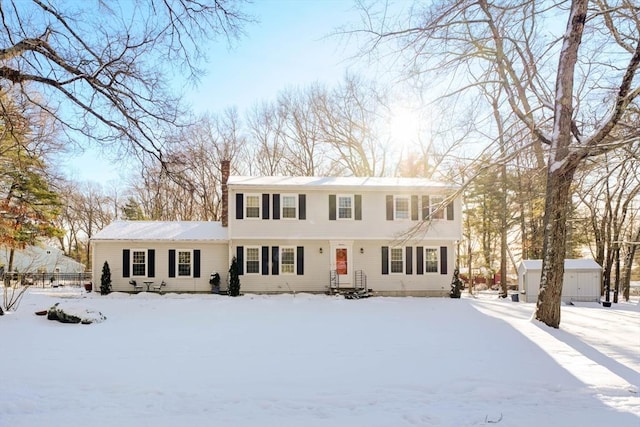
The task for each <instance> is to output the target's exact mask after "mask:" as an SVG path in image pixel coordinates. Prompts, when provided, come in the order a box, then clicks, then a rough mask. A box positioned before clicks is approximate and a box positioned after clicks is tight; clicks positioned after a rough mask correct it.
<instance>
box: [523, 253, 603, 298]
mask: <svg viewBox="0 0 640 427" xmlns="http://www.w3.org/2000/svg"><path fill="white" fill-rule="evenodd" d="M541 275H542V260H539V259H536V260H523V261H521V262H520V265H519V266H518V288H519V290H520V294H521V297H522V299H523V301H525V302H536V301H537V300H538V293H539V290H540V278H541ZM601 280H602V267H600V265H599V264H598V263H597V262H595V261H594V260H592V259H566V260H565V261H564V278H563V284H562V301H563V302H570V301H598V300H599V299H600V282H601Z"/></svg>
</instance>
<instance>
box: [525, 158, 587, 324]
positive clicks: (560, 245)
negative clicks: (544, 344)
mask: <svg viewBox="0 0 640 427" xmlns="http://www.w3.org/2000/svg"><path fill="white" fill-rule="evenodd" d="M576 167H577V164H573V165H567V166H565V167H564V168H558V169H556V170H553V171H552V170H550V172H549V176H548V178H547V199H546V208H545V213H544V223H545V233H544V242H543V248H542V253H543V254H544V257H543V258H542V277H541V279H540V293H539V295H538V302H537V305H536V313H535V318H536V319H537V320H540V321H541V322H544V323H545V324H547V325H548V326H551V327H553V328H558V327H559V326H560V303H561V297H562V282H563V278H564V259H565V254H566V240H567V234H566V232H567V213H568V212H569V209H568V207H569V206H570V204H571V183H572V181H573V175H574V173H575V171H576Z"/></svg>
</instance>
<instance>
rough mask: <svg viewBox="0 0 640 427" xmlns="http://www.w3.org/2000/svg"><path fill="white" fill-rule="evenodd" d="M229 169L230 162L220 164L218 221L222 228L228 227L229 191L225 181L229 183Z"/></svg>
mask: <svg viewBox="0 0 640 427" xmlns="http://www.w3.org/2000/svg"><path fill="white" fill-rule="evenodd" d="M230 168H231V162H230V161H229V160H222V162H220V169H221V172H222V215H221V218H220V220H221V222H222V226H223V227H227V226H229V189H228V188H227V181H229V171H230Z"/></svg>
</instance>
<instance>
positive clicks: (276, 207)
mask: <svg viewBox="0 0 640 427" xmlns="http://www.w3.org/2000/svg"><path fill="white" fill-rule="evenodd" d="M273 219H280V195H279V194H274V195H273Z"/></svg>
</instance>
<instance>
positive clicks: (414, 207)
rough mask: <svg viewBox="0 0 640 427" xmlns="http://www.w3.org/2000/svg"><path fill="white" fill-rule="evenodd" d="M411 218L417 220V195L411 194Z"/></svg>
mask: <svg viewBox="0 0 640 427" xmlns="http://www.w3.org/2000/svg"><path fill="white" fill-rule="evenodd" d="M411 220H412V221H417V220H418V196H411Z"/></svg>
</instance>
